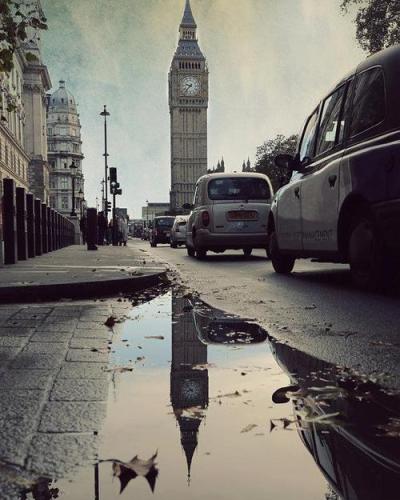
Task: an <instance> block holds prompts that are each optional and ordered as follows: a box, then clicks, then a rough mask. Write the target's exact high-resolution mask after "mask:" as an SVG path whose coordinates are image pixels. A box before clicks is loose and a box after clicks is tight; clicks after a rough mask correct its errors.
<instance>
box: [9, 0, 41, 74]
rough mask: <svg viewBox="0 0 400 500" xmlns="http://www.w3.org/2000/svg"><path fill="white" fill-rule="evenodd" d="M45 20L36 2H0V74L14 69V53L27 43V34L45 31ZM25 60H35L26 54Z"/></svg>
mask: <svg viewBox="0 0 400 500" xmlns="http://www.w3.org/2000/svg"><path fill="white" fill-rule="evenodd" d="M46 22H47V20H46V18H45V16H44V14H43V11H42V9H41V8H40V4H39V3H38V1H37V0H32V1H29V0H19V1H16V0H0V73H9V72H10V71H11V70H12V69H13V67H14V60H13V59H14V53H15V51H16V50H17V48H18V47H19V46H21V45H22V44H23V43H26V42H28V41H29V33H30V32H37V31H38V30H45V29H47V24H46ZM25 56H26V58H27V60H28V61H29V60H33V58H35V59H36V57H35V56H34V54H30V53H29V52H27V53H26V54H25Z"/></svg>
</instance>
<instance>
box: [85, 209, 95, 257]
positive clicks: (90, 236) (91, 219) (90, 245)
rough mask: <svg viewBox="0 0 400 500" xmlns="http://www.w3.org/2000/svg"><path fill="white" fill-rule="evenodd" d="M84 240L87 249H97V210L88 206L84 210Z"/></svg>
mask: <svg viewBox="0 0 400 500" xmlns="http://www.w3.org/2000/svg"><path fill="white" fill-rule="evenodd" d="M86 241H87V249H88V250H97V246H96V243H97V210H96V209H95V208H88V209H87V212H86Z"/></svg>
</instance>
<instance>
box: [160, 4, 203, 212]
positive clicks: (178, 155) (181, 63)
mask: <svg viewBox="0 0 400 500" xmlns="http://www.w3.org/2000/svg"><path fill="white" fill-rule="evenodd" d="M196 31H197V25H196V22H195V20H194V17H193V14H192V10H191V6H190V0H186V6H185V11H184V14H183V19H182V22H181V24H180V27H179V43H178V48H177V49H176V52H175V55H174V57H173V59H172V63H171V68H170V72H169V109H170V123H171V191H170V207H171V211H172V212H174V213H179V212H181V211H182V210H181V209H182V205H183V204H184V203H192V201H193V195H194V189H195V185H196V182H197V180H198V178H199V177H201V176H202V175H205V174H206V173H207V109H208V68H207V62H206V59H205V57H204V56H203V54H202V52H201V50H200V47H199V45H198V41H197V33H196Z"/></svg>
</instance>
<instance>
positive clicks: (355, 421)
mask: <svg viewBox="0 0 400 500" xmlns="http://www.w3.org/2000/svg"><path fill="white" fill-rule="evenodd" d="M119 326H120V328H119V330H117V335H116V338H114V341H113V345H112V352H111V354H110V361H109V368H108V372H109V374H110V390H109V398H108V403H107V412H106V417H105V420H104V422H103V425H102V427H101V429H99V431H98V441H99V448H98V459H97V460H95V461H94V463H92V464H90V465H85V466H81V467H77V468H76V469H75V470H74V471H73V473H71V474H69V475H68V476H67V477H65V478H63V479H58V480H57V481H51V480H47V479H41V480H40V481H38V482H37V483H36V484H35V488H36V490H34V488H30V489H29V488H28V489H26V490H25V493H24V494H25V496H23V497H21V498H27V499H31V498H32V499H35V500H37V499H40V500H42V499H50V498H60V499H62V500H80V499H82V500H83V499H85V500H86V499H89V498H93V499H95V500H100V499H101V500H105V499H106V500H111V499H114V498H115V499H117V498H121V499H123V498H127V499H128V498H138V499H140V500H145V499H148V498H154V499H156V498H160V499H164V500H168V499H174V500H177V499H182V500H183V499H185V500H187V499H203V498H209V499H213V500H214V499H217V498H218V499H221V500H224V499H229V500H235V499H237V500H239V499H240V500H242V499H243V498H244V497H246V498H250V499H252V500H257V499H265V498H274V499H278V498H279V499H285V500H302V499H304V500H305V499H307V500H313V499H315V500H317V499H318V500H321V499H323V498H325V499H331V500H333V499H336V498H343V499H359V500H361V499H362V500H369V499H371V500H372V499H378V498H384V499H385V500H391V499H393V500H394V499H395V498H398V491H399V487H400V457H399V449H400V447H399V436H400V418H399V406H398V405H399V403H398V399H397V398H396V397H394V396H393V395H391V394H388V393H387V392H385V391H383V390H382V389H380V388H379V387H378V386H376V385H375V384H374V383H373V382H371V381H368V380H363V379H362V378H359V377H356V376H355V375H354V374H350V373H348V372H347V371H346V370H344V369H342V368H341V367H336V366H335V367H333V366H331V365H328V364H326V363H324V362H322V361H319V360H317V359H315V358H312V357H310V356H308V355H306V354H304V353H300V352H299V351H297V350H294V349H292V348H290V347H288V346H287V345H285V344H282V343H277V342H275V341H274V340H273V339H271V338H270V337H268V334H267V332H266V331H265V330H263V329H262V328H260V326H259V325H257V324H256V323H255V322H254V321H252V320H251V319H239V318H237V317H235V316H230V315H227V314H224V313H223V312H222V311H218V310H216V309H213V308H211V307H209V306H207V305H206V304H204V303H202V302H201V301H199V300H198V299H196V298H195V297H192V296H183V295H182V294H180V293H175V292H174V291H172V292H171V291H170V292H168V293H165V294H164V295H161V296H158V297H156V298H154V299H152V300H150V301H149V302H145V303H142V304H139V305H137V306H135V307H133V308H132V309H130V310H129V311H128V312H127V318H126V320H125V321H124V322H123V323H121V324H120V325H119ZM66 453H68V450H66ZM49 477H52V474H51V471H50V470H49ZM39 486H41V487H42V490H40V491H42V493H40V491H39V490H38V487H39ZM38 491H39V493H38ZM43 492H44V493H43ZM46 495H47V496H46ZM51 495H53V496H51ZM55 495H56V496H55Z"/></svg>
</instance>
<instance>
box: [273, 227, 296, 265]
mask: <svg viewBox="0 0 400 500" xmlns="http://www.w3.org/2000/svg"><path fill="white" fill-rule="evenodd" d="M268 253H269V256H270V258H271V261H272V266H273V268H274V270H275V272H277V273H279V274H290V273H291V272H292V270H293V267H294V263H295V260H296V259H295V258H294V257H291V256H290V255H285V254H282V253H281V251H280V250H279V246H278V239H277V237H276V233H275V231H274V232H273V233H272V234H271V236H270V238H269V252H268Z"/></svg>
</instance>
